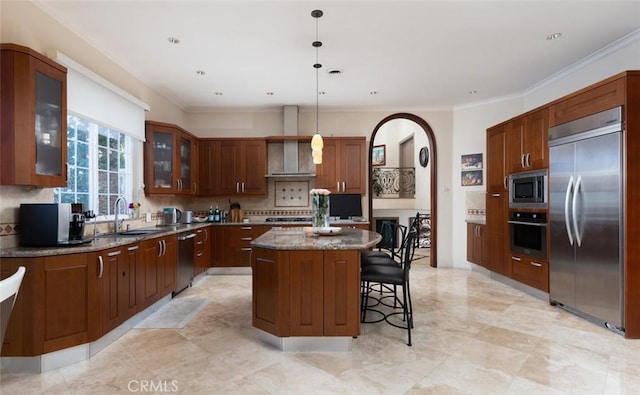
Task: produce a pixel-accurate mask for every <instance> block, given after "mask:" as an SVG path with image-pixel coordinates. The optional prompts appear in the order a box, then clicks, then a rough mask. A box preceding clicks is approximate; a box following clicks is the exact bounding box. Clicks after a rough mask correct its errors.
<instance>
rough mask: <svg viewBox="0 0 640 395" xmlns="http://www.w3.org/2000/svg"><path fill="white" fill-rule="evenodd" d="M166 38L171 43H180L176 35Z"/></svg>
mask: <svg viewBox="0 0 640 395" xmlns="http://www.w3.org/2000/svg"><path fill="white" fill-rule="evenodd" d="M167 40H169V42H170V43H171V44H180V39H178V38H177V37H169V38H168V39H167Z"/></svg>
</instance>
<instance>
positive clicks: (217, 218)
mask: <svg viewBox="0 0 640 395" xmlns="http://www.w3.org/2000/svg"><path fill="white" fill-rule="evenodd" d="M213 222H220V209H219V208H218V206H216V210H215V211H214V212H213Z"/></svg>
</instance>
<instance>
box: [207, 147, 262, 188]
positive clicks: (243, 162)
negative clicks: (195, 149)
mask: <svg viewBox="0 0 640 395" xmlns="http://www.w3.org/2000/svg"><path fill="white" fill-rule="evenodd" d="M215 144H217V145H218V146H219V150H217V151H215V152H216V153H218V155H217V156H216V157H215V158H214V163H215V166H214V169H213V174H215V177H216V183H217V188H216V194H217V195H224V196H229V195H231V196H233V195H244V196H263V195H266V194H267V178H266V177H265V176H266V174H267V142H266V140H265V139H243V140H236V139H221V140H217V141H216V142H215ZM213 150H216V148H213ZM204 160H205V159H204V158H203V161H204ZM206 171H207V170H206V169H204V170H203V172H206ZM208 171H209V172H211V170H208ZM209 177H211V174H209Z"/></svg>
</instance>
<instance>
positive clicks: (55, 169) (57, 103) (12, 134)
mask: <svg viewBox="0 0 640 395" xmlns="http://www.w3.org/2000/svg"><path fill="white" fill-rule="evenodd" d="M0 50H1V55H0V62H1V76H2V89H0V102H2V107H1V109H0V111H1V115H0V139H1V140H2V144H0V157H2V166H0V184H4V185H33V186H42V187H66V186H67V69H66V68H65V67H63V66H61V65H59V64H57V63H56V62H54V61H52V60H51V59H48V58H47V57H45V56H43V55H41V54H39V53H37V52H35V51H33V50H31V49H29V48H26V47H22V46H19V45H14V44H0Z"/></svg>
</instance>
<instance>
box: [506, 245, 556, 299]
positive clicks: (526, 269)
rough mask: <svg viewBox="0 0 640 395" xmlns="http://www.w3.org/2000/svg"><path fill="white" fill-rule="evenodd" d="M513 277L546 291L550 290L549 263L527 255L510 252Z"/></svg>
mask: <svg viewBox="0 0 640 395" xmlns="http://www.w3.org/2000/svg"><path fill="white" fill-rule="evenodd" d="M510 257H511V277H512V278H513V279H514V280H517V281H520V282H521V283H524V284H527V285H530V286H532V287H534V288H537V289H539V290H541V291H544V292H549V263H548V262H547V261H543V260H540V259H535V258H532V257H529V256H526V255H519V254H510Z"/></svg>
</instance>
